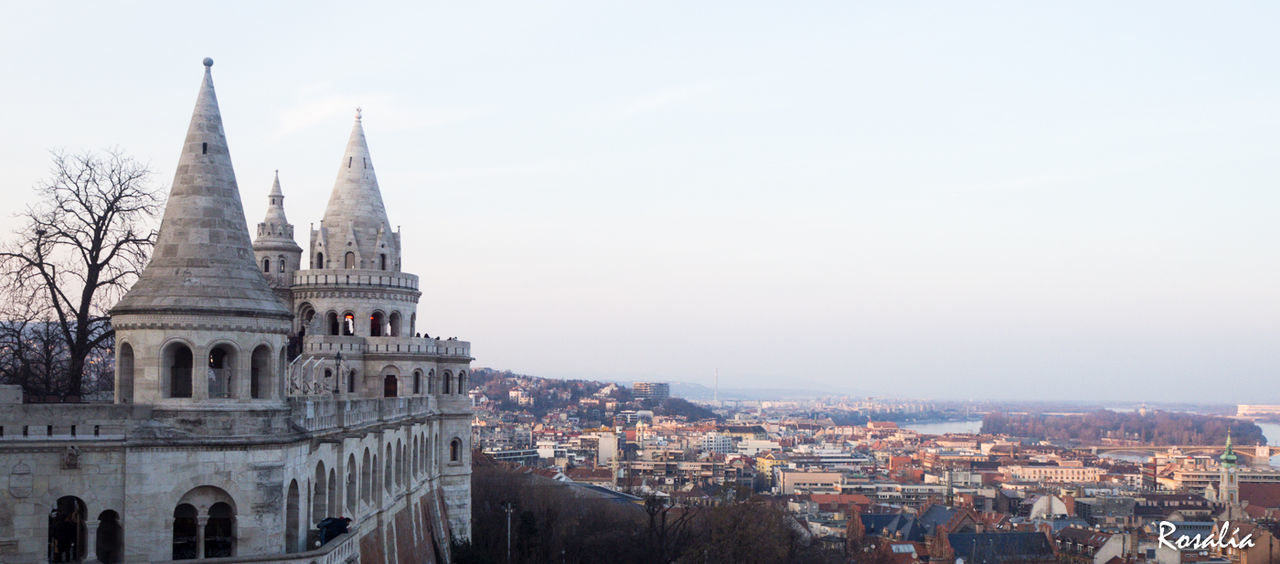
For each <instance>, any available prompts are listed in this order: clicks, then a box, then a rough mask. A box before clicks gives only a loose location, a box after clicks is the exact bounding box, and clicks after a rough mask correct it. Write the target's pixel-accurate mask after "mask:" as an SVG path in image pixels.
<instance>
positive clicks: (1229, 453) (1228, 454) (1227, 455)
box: [1220, 429, 1238, 466]
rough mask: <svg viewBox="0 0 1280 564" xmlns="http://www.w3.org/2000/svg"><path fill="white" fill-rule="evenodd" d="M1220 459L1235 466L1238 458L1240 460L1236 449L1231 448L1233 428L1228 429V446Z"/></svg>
mask: <svg viewBox="0 0 1280 564" xmlns="http://www.w3.org/2000/svg"><path fill="white" fill-rule="evenodd" d="M1220 460H1222V463H1223V464H1230V465H1233V466H1234V465H1235V463H1236V460H1238V457H1237V456H1236V453H1235V451H1234V450H1232V448H1231V429H1227V448H1226V450H1225V451H1223V453H1222V458H1221V459H1220Z"/></svg>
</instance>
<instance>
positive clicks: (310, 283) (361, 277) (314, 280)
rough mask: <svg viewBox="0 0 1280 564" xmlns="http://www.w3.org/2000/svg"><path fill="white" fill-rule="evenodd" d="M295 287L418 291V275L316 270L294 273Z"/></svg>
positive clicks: (332, 269) (382, 271)
mask: <svg viewBox="0 0 1280 564" xmlns="http://www.w3.org/2000/svg"><path fill="white" fill-rule="evenodd" d="M293 286H294V288H296V289H305V288H349V287H352V286H369V287H375V288H398V289H405V290H414V291H417V290H418V275H416V274H408V273H404V272H392V271H388V270H365V269H335V268H315V269H308V270H299V271H297V272H295V273H293Z"/></svg>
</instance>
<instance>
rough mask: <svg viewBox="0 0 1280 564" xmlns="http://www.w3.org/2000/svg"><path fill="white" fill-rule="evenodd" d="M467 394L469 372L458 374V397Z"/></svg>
mask: <svg viewBox="0 0 1280 564" xmlns="http://www.w3.org/2000/svg"><path fill="white" fill-rule="evenodd" d="M465 393H467V371H465V370H463V371H461V372H459V373H458V395H463V394H465Z"/></svg>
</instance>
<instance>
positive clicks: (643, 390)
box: [631, 382, 671, 403]
mask: <svg viewBox="0 0 1280 564" xmlns="http://www.w3.org/2000/svg"><path fill="white" fill-rule="evenodd" d="M631 393H632V394H634V395H635V397H637V398H640V399H644V400H653V401H654V402H655V403H662V402H664V401H666V400H667V398H669V397H671V384H668V383H666V382H636V383H635V384H633V385H632V386H631Z"/></svg>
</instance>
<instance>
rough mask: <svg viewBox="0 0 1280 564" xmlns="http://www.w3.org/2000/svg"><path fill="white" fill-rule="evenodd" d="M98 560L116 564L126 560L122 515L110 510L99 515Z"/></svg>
mask: <svg viewBox="0 0 1280 564" xmlns="http://www.w3.org/2000/svg"><path fill="white" fill-rule="evenodd" d="M94 549H95V552H97V553H98V560H100V561H102V562H105V563H108V564H115V563H116V562H120V561H121V560H123V559H124V527H122V526H120V514H119V513H116V512H115V511H112V510H110V509H108V510H106V511H103V512H102V513H99V514H98V542H97V543H96V544H95V546H94Z"/></svg>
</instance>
